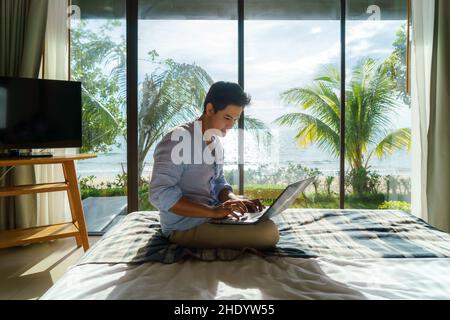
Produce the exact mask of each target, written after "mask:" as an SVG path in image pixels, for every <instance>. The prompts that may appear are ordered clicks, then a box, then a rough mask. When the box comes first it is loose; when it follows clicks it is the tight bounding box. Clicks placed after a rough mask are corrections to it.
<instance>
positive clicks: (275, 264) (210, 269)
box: [106, 233, 366, 300]
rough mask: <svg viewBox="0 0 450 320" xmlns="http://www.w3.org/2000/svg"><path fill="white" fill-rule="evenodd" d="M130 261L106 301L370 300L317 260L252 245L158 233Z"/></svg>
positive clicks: (113, 284) (112, 284)
mask: <svg viewBox="0 0 450 320" xmlns="http://www.w3.org/2000/svg"><path fill="white" fill-rule="evenodd" d="M155 249H158V250H155ZM255 253H256V254H255ZM129 258H130V257H129ZM162 259H165V261H171V262H174V261H176V262H174V263H162V262H161V261H162ZM143 260H145V261H146V262H144V261H143ZM172 260H173V261H172ZM130 261H135V262H133V263H128V264H127V266H128V267H129V269H128V268H127V270H129V271H127V272H125V274H124V275H123V276H122V277H121V278H120V279H117V280H116V281H114V282H113V283H111V284H110V285H111V286H114V289H113V290H112V291H111V292H110V293H109V294H108V296H107V297H106V299H186V300H190V299H200V300H201V299H256V300H258V299H360V300H361V299H366V297H365V296H364V295H363V294H362V293H360V292H358V291H357V290H354V289H352V288H350V287H349V286H348V285H345V284H343V283H340V282H338V281H336V280H333V279H331V278H330V277H328V276H327V275H326V274H325V272H324V271H323V270H322V269H321V267H320V266H319V264H318V262H317V261H316V259H299V258H290V257H281V256H273V255H272V256H264V255H262V254H261V252H258V251H257V250H255V249H251V248H245V249H243V250H227V249H217V250H216V249H203V250H200V249H198V250H197V249H196V250H191V249H188V248H182V247H179V246H177V245H175V244H170V243H169V242H168V240H167V239H166V238H165V237H164V236H162V235H161V234H159V233H158V234H154V235H153V236H152V237H151V238H150V239H149V241H148V243H147V244H146V245H144V246H141V247H140V248H139V250H138V251H137V253H136V256H135V257H133V258H131V260H130ZM137 261H141V262H137ZM138 283H139V285H138V286H139V290H141V291H142V294H139V298H137V297H136V292H135V291H134V290H133V288H134V287H135V286H136V284H138Z"/></svg>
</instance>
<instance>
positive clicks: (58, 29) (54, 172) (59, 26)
mask: <svg viewBox="0 0 450 320" xmlns="http://www.w3.org/2000/svg"><path fill="white" fill-rule="evenodd" d="M67 7H68V1H67V0H49V4H48V18H47V29H46V35H45V50H44V56H43V64H42V70H41V74H42V77H43V78H45V79H53V80H69V79H68V78H69V72H68V67H69V60H68V59H69V43H68V41H69V39H68V36H69V29H68V23H67V20H68V18H67ZM61 107H63V106H61ZM50 152H52V153H53V154H55V155H64V154H74V153H75V150H74V149H54V150H50ZM35 172H36V181H37V183H45V182H60V181H64V174H63V171H62V166H61V165H60V164H58V165H39V166H35ZM71 219H72V218H71V214H70V208H69V204H68V199H67V193H66V192H51V193H41V194H39V195H38V198H37V223H38V225H48V224H53V223H61V222H66V221H71Z"/></svg>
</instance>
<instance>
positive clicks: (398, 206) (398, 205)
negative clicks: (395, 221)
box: [378, 201, 411, 213]
mask: <svg viewBox="0 0 450 320" xmlns="http://www.w3.org/2000/svg"><path fill="white" fill-rule="evenodd" d="M378 209H395V210H402V211H405V212H408V213H411V204H410V203H408V202H405V201H384V202H383V203H381V204H380V205H379V206H378Z"/></svg>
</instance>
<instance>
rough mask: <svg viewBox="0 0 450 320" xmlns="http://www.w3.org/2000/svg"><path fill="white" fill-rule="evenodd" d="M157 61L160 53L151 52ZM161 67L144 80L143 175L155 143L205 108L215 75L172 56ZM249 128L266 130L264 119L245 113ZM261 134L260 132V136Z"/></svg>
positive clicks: (140, 159)
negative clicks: (148, 155)
mask: <svg viewBox="0 0 450 320" xmlns="http://www.w3.org/2000/svg"><path fill="white" fill-rule="evenodd" d="M149 54H150V56H151V59H152V60H153V61H154V59H155V57H156V56H157V53H156V52H155V51H152V52H150V53H149ZM157 64H158V65H159V67H157V68H156V69H155V71H154V72H152V73H151V74H150V75H146V77H145V80H144V82H143V83H142V90H141V94H142V96H141V102H140V108H139V115H138V121H139V140H138V150H139V154H138V165H139V177H141V175H142V172H143V169H144V164H145V163H144V161H145V158H146V156H147V154H148V152H149V150H150V149H151V147H152V146H153V145H154V144H155V143H156V142H157V141H159V140H160V139H161V138H162V137H163V136H164V134H166V133H167V131H168V130H169V129H170V128H173V127H176V126H178V125H180V124H182V123H185V122H188V121H192V120H193V119H195V118H197V117H198V116H200V115H201V114H202V112H203V101H204V100H205V96H206V93H207V91H208V89H209V87H210V86H211V85H212V84H213V82H214V81H213V79H212V78H211V77H210V76H209V74H208V73H207V72H206V71H205V70H204V69H202V68H201V67H200V66H197V65H195V64H187V63H177V62H175V61H173V60H171V59H168V60H165V61H162V62H158V63H157ZM244 119H245V129H246V130H248V131H249V132H251V133H255V132H256V131H258V130H261V129H262V130H266V135H268V136H269V135H270V134H269V133H268V131H267V129H268V128H267V126H266V125H265V124H264V123H263V122H262V121H260V120H257V119H254V118H252V117H249V116H245V117H244ZM258 137H259V136H258Z"/></svg>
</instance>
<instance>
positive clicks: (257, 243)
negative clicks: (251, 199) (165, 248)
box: [169, 220, 279, 249]
mask: <svg viewBox="0 0 450 320" xmlns="http://www.w3.org/2000/svg"><path fill="white" fill-rule="evenodd" d="M169 239H170V241H171V242H173V243H176V244H178V245H180V246H183V247H188V248H204V249H209V248H228V249H238V248H244V247H250V248H270V247H274V246H275V245H276V244H277V243H278V240H279V234H278V228H277V226H276V225H275V223H273V221H272V220H265V221H262V222H259V223H257V224H250V225H225V224H212V223H204V224H201V225H199V226H197V227H195V228H192V229H189V230H185V231H178V230H177V231H174V232H172V234H171V235H170V237H169Z"/></svg>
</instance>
